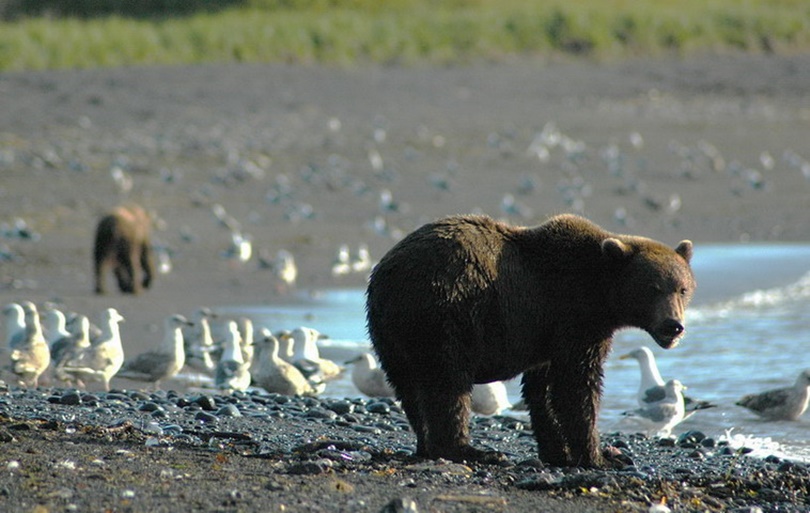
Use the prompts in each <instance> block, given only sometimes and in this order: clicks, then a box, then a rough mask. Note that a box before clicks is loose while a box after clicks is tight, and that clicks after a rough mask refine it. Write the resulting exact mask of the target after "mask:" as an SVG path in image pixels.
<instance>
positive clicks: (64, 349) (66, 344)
mask: <svg viewBox="0 0 810 513" xmlns="http://www.w3.org/2000/svg"><path fill="white" fill-rule="evenodd" d="M71 325H73V326H74V328H73V329H74V330H75V333H73V334H71V336H70V337H68V338H63V339H60V340H57V341H56V342H54V343H53V344H52V345H51V365H52V366H53V375H54V377H55V378H56V379H58V380H62V381H65V382H66V383H73V381H74V380H73V377H72V376H70V375H68V374H66V373H64V371H63V368H64V366H65V364H66V363H67V362H69V361H70V360H72V359H74V358H76V357H77V356H78V355H79V354H80V353H81V352H82V351H84V350H85V349H87V348H88V347H90V319H88V318H87V316H86V315H76V317H75V319H74V320H73V321H72V322H71ZM77 384H78V385H79V386H84V384H83V383H81V382H80V381H79V382H77Z"/></svg>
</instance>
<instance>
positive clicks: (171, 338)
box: [117, 314, 191, 389]
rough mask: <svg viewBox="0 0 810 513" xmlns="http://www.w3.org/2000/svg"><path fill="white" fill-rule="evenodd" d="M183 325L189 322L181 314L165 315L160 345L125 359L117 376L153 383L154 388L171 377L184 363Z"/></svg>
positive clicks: (187, 324)
mask: <svg viewBox="0 0 810 513" xmlns="http://www.w3.org/2000/svg"><path fill="white" fill-rule="evenodd" d="M183 326H191V323H190V322H189V321H188V320H187V319H186V318H185V317H183V316H182V315H179V314H178V315H171V316H169V317H167V318H166V320H165V323H164V333H163V341H162V342H161V343H160V345H159V346H158V347H156V348H155V349H151V350H148V351H144V352H143V353H141V354H139V355H137V356H136V357H135V358H132V359H130V360H126V361H125V362H124V365H123V366H122V367H121V370H119V371H118V374H117V377H119V378H126V379H131V380H133V381H144V382H146V383H154V386H155V389H158V388H159V387H160V382H161V381H163V380H166V379H170V378H173V377H174V376H175V375H176V374H177V373H178V372H180V369H182V368H183V365H185V363H186V352H185V350H184V348H183Z"/></svg>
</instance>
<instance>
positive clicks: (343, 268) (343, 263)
mask: <svg viewBox="0 0 810 513" xmlns="http://www.w3.org/2000/svg"><path fill="white" fill-rule="evenodd" d="M351 271H352V264H351V262H350V256H349V245H348V244H341V245H340V247H339V248H338V251H337V254H336V255H335V260H334V261H333V262H332V276H343V275H346V274H349V273H350V272H351Z"/></svg>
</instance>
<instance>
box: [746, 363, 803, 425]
mask: <svg viewBox="0 0 810 513" xmlns="http://www.w3.org/2000/svg"><path fill="white" fill-rule="evenodd" d="M808 401H810V369H808V370H805V371H802V373H801V374H799V377H798V378H796V382H795V383H794V384H793V386H792V387H786V388H777V389H775V390H768V391H767V392H762V393H760V394H748V395H746V396H744V397H743V398H742V399H740V400H739V401H737V402H736V403H735V404H736V405H737V406H742V407H744V408H748V409H749V410H751V411H752V412H754V413H756V414H757V415H759V416H760V417H762V418H765V419H768V420H798V418H799V417H801V416H802V414H803V413H804V412H805V411H806V410H807V404H808Z"/></svg>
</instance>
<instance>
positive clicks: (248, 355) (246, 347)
mask: <svg viewBox="0 0 810 513" xmlns="http://www.w3.org/2000/svg"><path fill="white" fill-rule="evenodd" d="M237 326H238V328H239V336H240V337H241V338H242V342H241V343H240V344H239V349H240V350H241V351H242V361H243V362H245V363H246V364H247V366H248V367H250V365H251V364H252V363H253V353H254V351H255V349H256V347H255V346H254V345H253V321H251V320H250V319H249V318H248V317H240V318H239V323H238V324H237Z"/></svg>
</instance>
